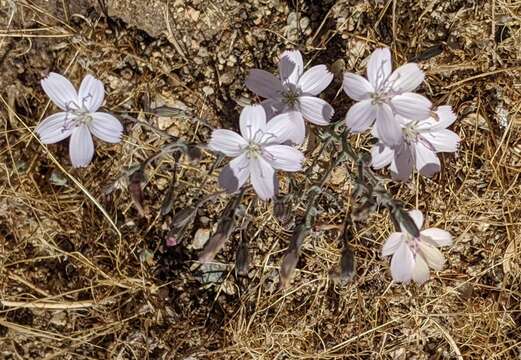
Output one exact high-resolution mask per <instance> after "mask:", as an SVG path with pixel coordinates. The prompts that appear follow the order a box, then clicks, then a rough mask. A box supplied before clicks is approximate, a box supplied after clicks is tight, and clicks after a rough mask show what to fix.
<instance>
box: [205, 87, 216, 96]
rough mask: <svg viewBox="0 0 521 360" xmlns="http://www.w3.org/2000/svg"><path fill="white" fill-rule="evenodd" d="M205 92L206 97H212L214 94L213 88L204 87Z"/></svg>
mask: <svg viewBox="0 0 521 360" xmlns="http://www.w3.org/2000/svg"><path fill="white" fill-rule="evenodd" d="M203 92H204V94H205V95H206V96H210V95H213V94H214V90H213V88H212V87H211V86H205V87H203Z"/></svg>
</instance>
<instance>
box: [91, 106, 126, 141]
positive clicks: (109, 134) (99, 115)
mask: <svg viewBox="0 0 521 360" xmlns="http://www.w3.org/2000/svg"><path fill="white" fill-rule="evenodd" d="M91 116H92V122H91V124H90V126H89V129H90V131H91V132H92V134H93V135H94V136H96V137H97V138H99V139H101V140H103V141H106V142H108V143H113V144H117V143H119V142H120V141H121V135H122V134H123V125H121V123H120V122H119V120H118V119H117V118H116V117H115V116H113V115H111V114H108V113H104V112H95V113H92V114H91Z"/></svg>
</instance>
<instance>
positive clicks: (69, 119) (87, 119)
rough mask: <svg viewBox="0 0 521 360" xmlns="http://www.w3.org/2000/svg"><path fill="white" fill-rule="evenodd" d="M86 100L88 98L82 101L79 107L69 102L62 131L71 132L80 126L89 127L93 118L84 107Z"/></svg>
mask: <svg viewBox="0 0 521 360" xmlns="http://www.w3.org/2000/svg"><path fill="white" fill-rule="evenodd" d="M89 96H90V95H89ZM87 98H88V97H85V98H83V99H82V104H81V106H80V105H78V104H77V103H76V102H74V101H71V102H69V103H68V104H67V106H66V113H67V115H66V116H65V120H64V121H63V128H62V131H67V130H71V129H73V128H75V127H77V126H80V125H87V126H88V125H90V123H91V122H92V119H93V118H92V115H91V112H90V111H89V110H88V109H87V106H86V105H85V103H86V101H87Z"/></svg>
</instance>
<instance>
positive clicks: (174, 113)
mask: <svg viewBox="0 0 521 360" xmlns="http://www.w3.org/2000/svg"><path fill="white" fill-rule="evenodd" d="M152 112H153V113H154V114H155V115H157V116H160V117H179V116H183V115H185V114H186V113H185V112H184V111H183V110H181V109H177V108H173V107H170V106H166V105H165V106H159V107H156V108H155V109H153V110H152Z"/></svg>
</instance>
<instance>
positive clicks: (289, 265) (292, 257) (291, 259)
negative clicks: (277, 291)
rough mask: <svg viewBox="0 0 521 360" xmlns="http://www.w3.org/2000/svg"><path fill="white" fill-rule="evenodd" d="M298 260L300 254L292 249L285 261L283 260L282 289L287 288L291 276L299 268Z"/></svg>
mask: <svg viewBox="0 0 521 360" xmlns="http://www.w3.org/2000/svg"><path fill="white" fill-rule="evenodd" d="M298 258H299V254H298V251H297V250H296V249H290V250H289V251H288V252H287V253H286V255H285V256H284V260H282V265H281V266H280V286H281V287H282V288H286V287H287V286H288V285H289V282H290V281H291V275H293V272H294V271H295V268H296V267H297V262H298Z"/></svg>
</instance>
